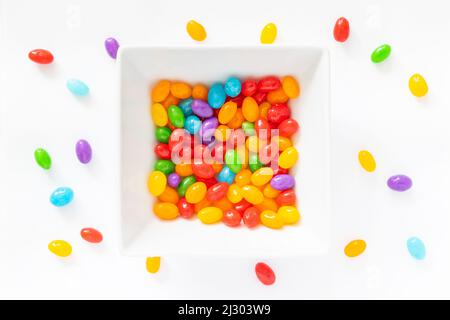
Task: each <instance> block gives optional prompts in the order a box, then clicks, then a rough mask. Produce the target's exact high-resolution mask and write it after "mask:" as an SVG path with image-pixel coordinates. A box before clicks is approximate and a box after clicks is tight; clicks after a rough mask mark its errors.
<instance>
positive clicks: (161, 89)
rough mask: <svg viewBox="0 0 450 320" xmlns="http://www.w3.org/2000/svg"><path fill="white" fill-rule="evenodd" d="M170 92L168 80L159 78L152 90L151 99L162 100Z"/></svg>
mask: <svg viewBox="0 0 450 320" xmlns="http://www.w3.org/2000/svg"><path fill="white" fill-rule="evenodd" d="M169 93H170V81H168V80H161V81H159V82H158V83H157V84H156V85H155V86H154V87H153V90H152V100H153V101H154V102H162V101H164V100H165V99H166V98H167V97H168V96H169Z"/></svg>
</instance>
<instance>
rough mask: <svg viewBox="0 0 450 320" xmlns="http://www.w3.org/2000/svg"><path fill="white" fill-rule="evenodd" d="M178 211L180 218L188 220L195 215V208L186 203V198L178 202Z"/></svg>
mask: <svg viewBox="0 0 450 320" xmlns="http://www.w3.org/2000/svg"><path fill="white" fill-rule="evenodd" d="M177 206H178V211H179V212H180V217H182V218H185V219H189V218H191V217H193V216H194V214H195V206H194V205H193V204H191V203H189V202H187V201H186V198H181V199H180V200H179V201H178V204H177Z"/></svg>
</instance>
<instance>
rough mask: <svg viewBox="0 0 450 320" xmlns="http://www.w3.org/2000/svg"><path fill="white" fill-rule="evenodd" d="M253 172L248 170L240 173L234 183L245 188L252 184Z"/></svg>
mask: <svg viewBox="0 0 450 320" xmlns="http://www.w3.org/2000/svg"><path fill="white" fill-rule="evenodd" d="M251 176H252V172H251V171H250V170H248V169H245V170H242V171H240V172H239V173H238V174H237V175H236V178H235V179H234V181H235V182H236V184H237V185H238V186H240V187H243V186H245V185H247V184H250V181H251Z"/></svg>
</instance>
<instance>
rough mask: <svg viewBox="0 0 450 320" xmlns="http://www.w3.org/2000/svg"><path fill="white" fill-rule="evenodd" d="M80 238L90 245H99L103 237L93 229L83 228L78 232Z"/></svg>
mask: <svg viewBox="0 0 450 320" xmlns="http://www.w3.org/2000/svg"><path fill="white" fill-rule="evenodd" d="M80 235H81V237H82V238H83V239H84V240H86V241H87V242H90V243H100V242H102V241H103V235H102V234H101V232H100V231H98V230H96V229H94V228H83V229H81V232H80Z"/></svg>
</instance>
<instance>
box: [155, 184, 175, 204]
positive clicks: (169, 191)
mask: <svg viewBox="0 0 450 320" xmlns="http://www.w3.org/2000/svg"><path fill="white" fill-rule="evenodd" d="M179 199H180V198H179V197H178V193H177V191H176V190H175V189H173V188H171V187H166V189H164V191H163V193H161V194H160V195H159V197H158V200H159V202H170V203H173V204H177V203H178V200H179Z"/></svg>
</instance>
